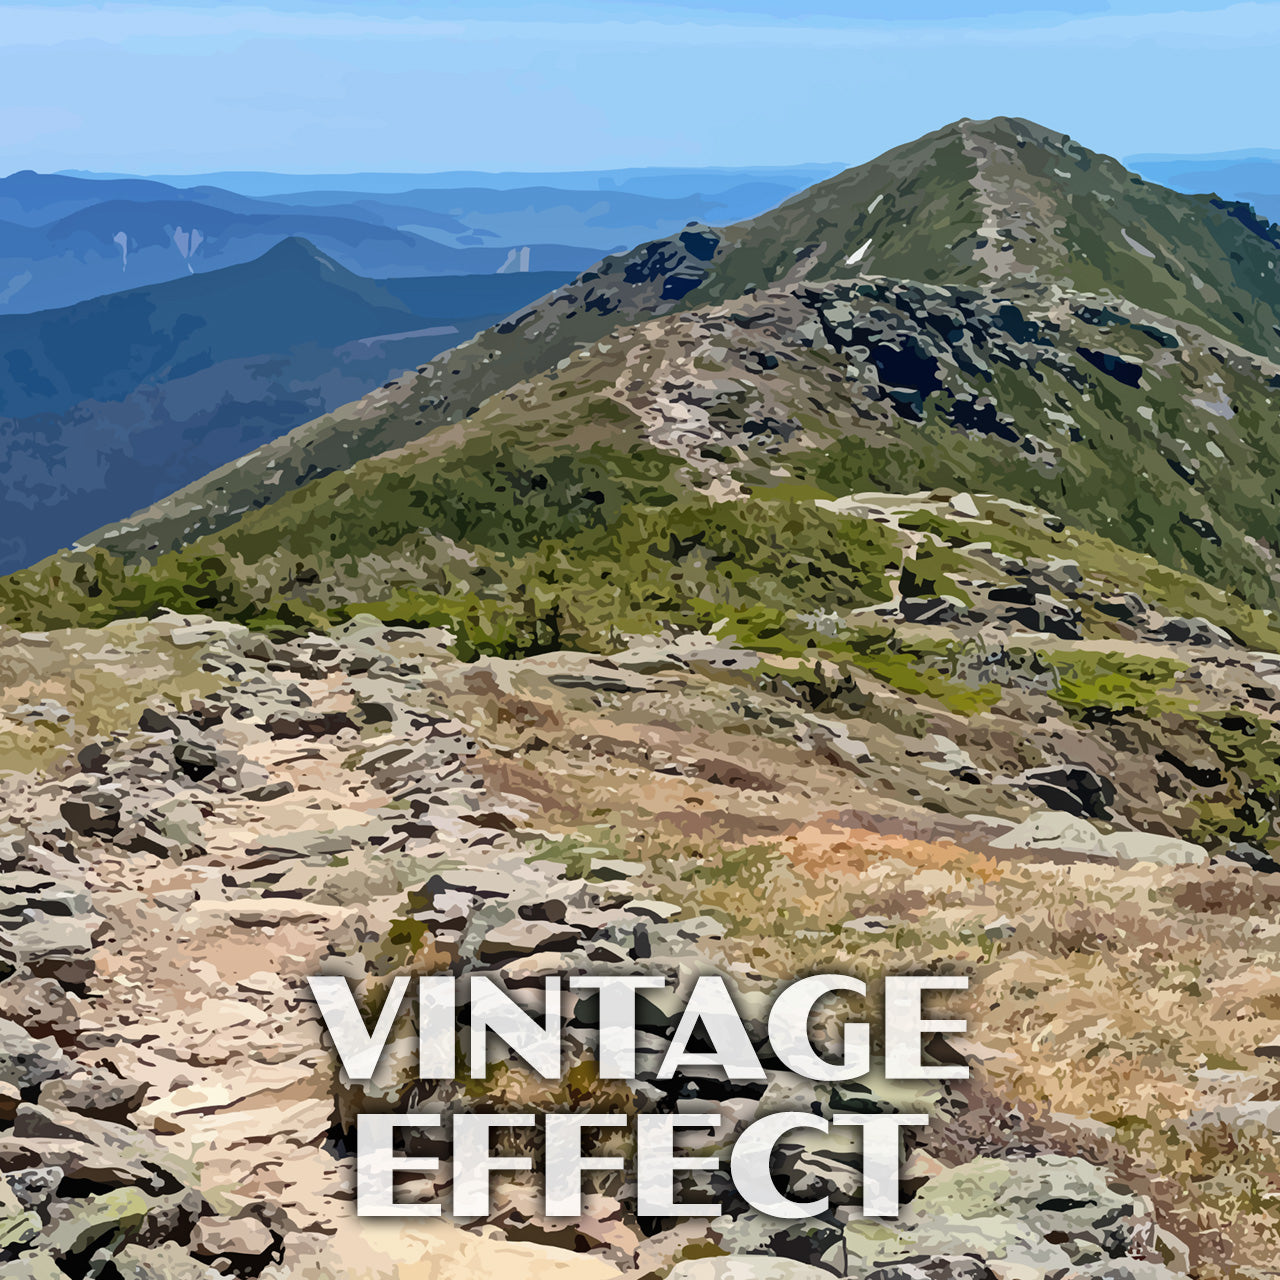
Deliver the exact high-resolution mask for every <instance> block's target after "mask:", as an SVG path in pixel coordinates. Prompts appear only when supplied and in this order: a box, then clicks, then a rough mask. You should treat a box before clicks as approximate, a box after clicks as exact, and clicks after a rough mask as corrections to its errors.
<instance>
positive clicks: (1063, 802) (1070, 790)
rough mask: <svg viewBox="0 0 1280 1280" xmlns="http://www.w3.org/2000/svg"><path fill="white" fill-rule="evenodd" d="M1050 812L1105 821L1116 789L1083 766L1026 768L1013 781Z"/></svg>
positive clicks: (1055, 765) (1067, 765)
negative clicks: (1103, 819) (1054, 810)
mask: <svg viewBox="0 0 1280 1280" xmlns="http://www.w3.org/2000/svg"><path fill="white" fill-rule="evenodd" d="M1014 782H1015V783H1017V784H1019V785H1021V786H1023V787H1025V788H1026V789H1027V790H1028V791H1030V792H1031V793H1032V794H1033V795H1036V796H1039V798H1040V799H1041V800H1043V801H1044V802H1045V804H1047V805H1048V806H1049V807H1050V808H1051V809H1057V810H1058V811H1059V812H1061V813H1071V814H1074V815H1075V816H1076V817H1078V818H1107V817H1109V816H1110V813H1111V806H1112V804H1114V803H1115V798H1116V789H1115V787H1114V785H1113V784H1112V783H1111V782H1110V781H1109V780H1108V779H1106V778H1100V777H1099V776H1098V775H1097V774H1096V773H1094V771H1093V770H1092V769H1090V768H1088V767H1087V766H1086V765H1082V764H1054V765H1046V766H1044V767H1043V768H1040V769H1028V770H1027V771H1026V772H1025V773H1023V774H1021V775H1020V776H1019V777H1017V778H1015V779H1014Z"/></svg>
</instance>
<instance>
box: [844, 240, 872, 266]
mask: <svg viewBox="0 0 1280 1280" xmlns="http://www.w3.org/2000/svg"><path fill="white" fill-rule="evenodd" d="M870 248H871V241H870V240H868V241H867V242H866V243H865V244H864V245H863V246H862V247H861V248H860V249H855V250H854V251H853V252H852V253H851V254H850V255H849V256H848V257H847V258H846V259H845V260H844V265H845V266H846V267H853V266H856V265H857V264H858V263H859V262H861V261H862V259H863V258H865V257H866V256H867V250H868V249H870Z"/></svg>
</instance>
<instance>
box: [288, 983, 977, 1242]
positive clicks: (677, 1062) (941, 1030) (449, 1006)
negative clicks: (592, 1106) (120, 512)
mask: <svg viewBox="0 0 1280 1280" xmlns="http://www.w3.org/2000/svg"><path fill="white" fill-rule="evenodd" d="M411 981H412V979H410V978H408V977H399V978H396V979H394V981H393V982H392V985H391V990H390V992H389V994H388V997H387V1000H386V1003H385V1004H384V1005H383V1007H382V1010H381V1012H380V1013H379V1015H378V1017H377V1020H376V1022H375V1023H374V1026H373V1028H372V1030H370V1028H369V1027H368V1025H367V1024H366V1022H365V1019H364V1016H363V1014H362V1013H361V1010H360V1007H359V1005H358V1003H357V1001H356V998H355V994H354V992H353V991H352V989H351V986H350V984H349V983H348V981H347V979H346V978H343V977H337V976H319V977H313V978H311V979H310V983H311V990H312V994H313V996H314V998H315V1001H316V1005H317V1007H318V1008H319V1010H320V1014H321V1016H322V1017H323V1018H324V1022H325V1026H326V1027H327V1029H328V1031H329V1035H330V1037H331V1039H332V1041H333V1045H334V1048H335V1050H336V1051H337V1054H338V1058H339V1060H340V1062H341V1064H342V1068H343V1070H344V1071H345V1072H346V1074H347V1076H348V1077H349V1078H350V1079H351V1080H352V1081H356V1082H366V1081H369V1080H371V1079H372V1077H373V1075H374V1073H375V1072H376V1071H377V1068H378V1064H379V1061H380V1060H381V1057H382V1054H383V1052H384V1051H385V1049H386V1047H387V1043H388V1041H389V1040H390V1038H391V1033H392V1028H393V1027H394V1025H395V1023H396V1020H397V1018H398V1017H399V1015H400V1013H401V1011H402V1009H403V1008H404V1006H405V1002H406V997H407V996H408V990H409V984H410V982H411ZM417 983H418V990H417V1027H418V1072H417V1074H418V1078H419V1079H421V1080H449V1079H455V1078H457V1077H459V1076H461V1075H463V1074H464V1073H465V1074H466V1075H467V1076H468V1077H469V1078H470V1079H472V1080H481V1079H484V1078H485V1076H486V1075H487V1073H488V1071H489V1068H490V1066H491V1065H492V1064H493V1062H495V1061H497V1060H498V1058H499V1057H507V1056H509V1055H510V1054H515V1055H516V1056H517V1057H519V1058H520V1059H521V1060H523V1062H524V1063H525V1064H526V1065H527V1066H528V1067H529V1068H530V1069H531V1070H532V1071H534V1072H535V1073H536V1074H537V1075H538V1076H540V1077H541V1078H542V1079H544V1080H556V1079H559V1078H560V1077H561V1076H562V1074H563V1071H564V1039H563V1028H562V1011H561V1004H562V1001H561V997H562V994H563V993H562V988H561V982H560V979H559V978H549V979H547V981H546V982H545V983H544V984H543V988H542V991H541V992H540V993H538V995H539V998H537V999H536V1000H534V1001H533V1002H532V1003H533V1005H534V1011H533V1012H531V1011H530V1010H529V1009H527V1008H525V1007H524V1006H523V1005H522V1004H521V1003H518V1002H517V1001H516V1000H515V999H513V997H512V996H511V995H510V994H509V993H508V992H507V991H506V989H505V988H503V987H502V986H500V985H499V984H498V983H496V982H494V981H493V980H492V979H491V978H488V977H486V976H483V975H474V976H472V977H470V978H468V979H463V980H459V979H455V978H453V977H449V976H438V977H425V978H419V979H417ZM967 986H968V979H967V978H963V977H945V976H934V975H928V976H921V977H917V976H892V977H886V978H885V979H884V1010H883V1014H884V1017H883V1025H884V1048H885V1052H884V1076H885V1078H886V1079H888V1080H945V1079H963V1078H965V1077H967V1076H968V1068H967V1067H965V1066H959V1065H946V1064H934V1063H925V1062H924V1061H923V1060H922V1046H923V1044H924V1042H925V1040H926V1039H929V1038H931V1037H933V1036H935V1035H940V1034H947V1033H954V1032H963V1031H964V1030H965V1026H966V1024H965V1023H964V1022H963V1021H959V1020H955V1019H930V1018H926V1017H925V1016H924V1012H923V1000H924V996H925V993H926V992H928V991H936V990H964V989H966V988H967ZM668 987H669V984H668V983H667V981H666V979H664V978H662V977H659V976H654V975H637V976H618V975H614V974H610V975H607V976H595V975H579V976H575V977H571V978H570V979H569V988H570V990H572V991H578V992H586V993H589V995H590V996H592V997H594V1003H595V1005H596V1009H597V1011H598V1013H597V1017H596V1027H597V1030H598V1034H597V1036H596V1040H597V1045H596V1064H597V1068H598V1073H599V1076H600V1078H601V1079H602V1080H622V1081H634V1080H635V1079H636V1078H637V1067H636V1060H637V1036H638V1034H639V1032H640V1027H639V1026H638V1022H639V1021H640V1019H639V1017H638V1006H639V1004H640V1002H641V1001H648V1000H651V999H654V998H656V997H646V996H644V995H643V994H642V993H644V992H646V991H648V992H654V991H658V990H663V991H664V992H665V993H666V995H667V996H670V995H671V994H673V993H671V992H670V991H669V989H668ZM460 988H464V989H463V990H462V991H461V993H460ZM865 994H866V987H865V985H864V984H863V983H862V982H861V981H859V980H858V979H856V978H852V977H849V976H848V975H845V974H814V975H812V976H810V977H807V978H801V979H799V980H798V981H796V982H792V983H790V984H787V985H785V986H782V987H781V988H779V990H778V992H777V993H776V995H775V996H774V998H773V999H772V1001H771V1002H770V1004H769V1007H768V1012H767V1016H766V1017H765V1019H764V1025H765V1028H766V1032H767V1037H768V1048H769V1054H768V1055H767V1060H768V1061H770V1062H778V1063H781V1064H782V1066H783V1067H784V1068H785V1069H786V1070H787V1071H789V1072H793V1073H795V1074H796V1075H798V1076H801V1077H803V1078H804V1079H806V1080H812V1081H822V1082H830V1083H837V1082H842V1081H852V1080H857V1079H859V1078H860V1077H862V1076H865V1075H867V1074H868V1073H869V1072H870V1071H871V1035H870V1026H869V1024H868V1023H866V1022H861V1021H846V1022H844V1023H842V1024H841V1026H840V1029H839V1050H838V1052H837V1053H834V1054H833V1055H831V1056H824V1054H822V1053H819V1052H818V1050H817V1049H816V1048H815V1046H814V1043H813V1039H812V1038H811V1035H810V1030H809V1028H810V1024H811V1021H812V1019H813V1017H814V1014H815V1011H816V1010H817V1008H818V1005H819V1004H820V1003H821V1002H822V1001H824V1000H826V999H827V998H828V997H831V996H835V995H852V996H865ZM460 997H461V998H460ZM537 1006H541V1010H540V1016H539V1012H538V1009H537ZM664 1007H665V1006H664ZM671 1016H672V1017H673V1018H674V1019H675V1025H674V1030H673V1032H672V1035H671V1039H670V1042H669V1043H668V1044H667V1046H666V1048H665V1051H664V1052H663V1054H662V1056H661V1059H660V1060H659V1062H658V1065H657V1069H656V1071H655V1072H653V1078H654V1079H655V1080H672V1079H675V1078H677V1077H679V1076H680V1075H681V1073H682V1072H686V1071H688V1070H690V1069H692V1068H696V1069H697V1070H698V1071H699V1073H705V1072H706V1070H707V1069H708V1068H711V1069H714V1070H717V1071H720V1072H723V1075H724V1078H725V1079H726V1080H729V1081H733V1082H735V1083H737V1082H741V1083H744V1084H752V1083H764V1082H767V1081H768V1078H769V1073H768V1071H767V1070H766V1068H765V1066H764V1064H763V1063H762V1061H761V1054H760V1053H758V1052H757V1051H756V1047H755V1045H754V1044H753V1042H752V1039H751V1035H750V1033H749V1031H748V1029H747V1026H746V1024H745V1022H744V1020H743V1018H742V1016H741V1015H740V1013H739V1012H738V1009H737V1006H736V1005H735V1003H734V999H733V995H732V993H731V991H730V988H729V987H728V985H727V984H726V982H725V980H724V979H723V978H721V977H719V976H717V975H705V976H703V977H700V978H698V979H697V980H696V981H695V982H694V983H693V984H692V987H691V989H690V991H689V993H688V996H687V998H686V999H685V1000H684V1001H683V1003H682V1005H680V1006H679V1007H678V1010H677V1012H673V1013H672V1014H671ZM464 1043H465V1049H466V1052H465V1055H463V1054H462V1052H461V1050H462V1048H463V1044H464ZM499 1046H502V1048H501V1049H499ZM495 1050H498V1052H496V1053H495ZM460 1058H465V1061H461V1062H460ZM929 1122H930V1116H929V1115H928V1114H926V1113H923V1112H920V1113H911V1114H880V1113H863V1112H856V1113H854V1112H850V1113H844V1112H837V1113H835V1114H832V1115H831V1116H829V1117H827V1116H821V1115H815V1114H813V1113H812V1112H810V1111H807V1110H806V1111H779V1112H775V1113H773V1114H770V1115H764V1116H760V1117H759V1118H757V1119H755V1120H753V1121H752V1122H751V1123H750V1124H749V1125H747V1126H746V1128H745V1129H744V1130H743V1132H742V1133H741V1134H740V1135H739V1136H738V1138H737V1140H736V1141H735V1142H734V1143H733V1146H732V1148H731V1150H730V1152H729V1176H730V1180H731V1182H732V1184H733V1187H734V1189H735V1191H736V1192H737V1194H738V1195H740V1196H741V1197H742V1198H743V1199H744V1200H745V1201H746V1202H747V1203H748V1204H750V1205H751V1206H752V1207H753V1208H755V1209H757V1210H759V1211H760V1212H761V1213H766V1214H769V1215H770V1216H772V1217H778V1218H807V1217H814V1216H817V1215H820V1214H822V1213H824V1212H825V1211H826V1209H827V1207H828V1203H829V1202H828V1199H827V1198H826V1197H823V1198H822V1199H819V1200H808V1201H795V1200H791V1199H789V1198H788V1197H786V1196H784V1195H782V1194H781V1193H780V1192H779V1190H778V1188H777V1186H776V1185H775V1183H774V1181H773V1178H772V1177H771V1176H770V1172H769V1169H770V1160H771V1158H772V1156H773V1152H774V1149H775V1147H776V1146H777V1144H778V1143H779V1142H780V1141H781V1140H782V1138H783V1137H784V1136H785V1135H787V1134H789V1133H793V1132H795V1131H797V1130H817V1131H818V1132H821V1133H829V1132H830V1131H831V1129H832V1127H833V1126H834V1127H837V1128H839V1127H851V1128H856V1129H859V1130H861V1137H862V1158H861V1164H862V1212H863V1215H864V1216H867V1217H884V1218H892V1217H896V1216H897V1214H898V1205H899V1195H898V1175H899V1169H900V1139H901V1133H900V1131H901V1129H902V1128H904V1127H918V1126H922V1125H927V1124H928V1123H929ZM723 1123H724V1122H723V1117H721V1116H720V1115H718V1114H717V1113H711V1112H704V1113H687V1112H681V1113H678V1114H661V1113H659V1114H641V1115H637V1116H634V1117H633V1116H631V1115H625V1114H613V1113H607V1112H592V1113H578V1112H575V1113H559V1112H548V1113H545V1114H542V1115H537V1114H533V1113H516V1114H511V1113H504V1114H491V1113H485V1114H473V1113H465V1112H463V1113H458V1114H455V1115H453V1116H452V1117H451V1140H452V1150H453V1159H452V1170H453V1177H452V1202H451V1206H450V1210H451V1213H452V1214H453V1215H454V1216H457V1217H464V1218H475V1217H481V1216H484V1215H485V1214H486V1213H488V1212H489V1203H490V1176H491V1174H493V1173H495V1172H512V1173H518V1172H529V1171H532V1170H533V1167H534V1166H533V1158H532V1157H531V1156H516V1155H495V1154H494V1153H493V1150H492V1146H493V1138H494V1133H495V1130H504V1129H505V1130H515V1129H530V1128H540V1129H541V1137H542V1139H543V1141H542V1143H541V1149H542V1151H543V1153H544V1154H543V1159H542V1168H541V1170H540V1173H541V1177H542V1187H543V1190H544V1195H545V1205H546V1214H547V1216H549V1217H567V1218H573V1217H577V1216H578V1215H579V1214H580V1213H581V1212H582V1196H583V1190H582V1178H583V1174H584V1173H587V1172H613V1171H624V1168H625V1166H624V1161H623V1158H622V1157H620V1156H606V1155H586V1154H584V1152H583V1145H584V1139H585V1136H586V1132H587V1131H588V1130H617V1129H624V1128H625V1129H628V1130H629V1133H630V1136H631V1138H632V1139H633V1140H634V1150H635V1168H634V1181H635V1187H636V1212H637V1213H638V1214H639V1215H641V1216H647V1217H657V1218H679V1217H707V1216H711V1217H714V1216H717V1215H718V1214H719V1213H720V1212H721V1207H720V1205H719V1204H716V1203H710V1202H706V1201H686V1200H682V1199H680V1198H678V1197H679V1192H678V1191H677V1188H676V1180H677V1178H678V1177H679V1176H680V1175H681V1174H685V1173H691V1172H699V1171H712V1170H715V1169H717V1168H719V1167H720V1161H719V1158H718V1157H716V1156H707V1155H697V1156H692V1155H678V1154H676V1150H677V1148H678V1147H679V1146H681V1145H682V1144H681V1140H680V1136H679V1135H678V1133H677V1131H678V1130H682V1129H695V1128H696V1129H709V1130H711V1131H712V1132H713V1133H714V1132H717V1131H718V1130H719V1129H720V1128H721V1127H722V1125H723ZM442 1127H443V1118H442V1117H441V1116H439V1115H434V1114H411V1115H399V1114H396V1115H384V1114H365V1115H361V1116H360V1117H358V1120H357V1130H356V1136H357V1144H358V1154H357V1176H356V1192H357V1212H358V1213H360V1214H363V1215H367V1216H375V1217H388V1216H401V1217H435V1216H438V1215H440V1214H441V1213H442V1212H443V1209H442V1206H441V1205H439V1204H433V1203H400V1202H397V1201H396V1199H395V1195H394V1182H395V1176H396V1174H398V1173H406V1172H431V1171H434V1170H436V1169H437V1168H438V1158H437V1157H434V1156H432V1157H428V1156H409V1155H403V1154H400V1153H399V1152H398V1151H397V1149H396V1147H397V1138H398V1135H399V1133H400V1131H401V1130H406V1129H415V1128H416V1129H440V1128H442ZM684 1145H687V1144H684Z"/></svg>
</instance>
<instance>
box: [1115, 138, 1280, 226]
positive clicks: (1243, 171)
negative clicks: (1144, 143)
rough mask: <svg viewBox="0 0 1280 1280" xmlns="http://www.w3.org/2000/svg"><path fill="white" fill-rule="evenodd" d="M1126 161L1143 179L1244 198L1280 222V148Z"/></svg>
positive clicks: (1161, 156)
mask: <svg viewBox="0 0 1280 1280" xmlns="http://www.w3.org/2000/svg"><path fill="white" fill-rule="evenodd" d="M1125 163H1126V164H1127V165H1128V166H1129V167H1130V168H1131V169H1133V170H1135V171H1136V172H1138V173H1140V174H1141V175H1142V176H1143V177H1144V178H1149V179H1150V180H1151V181H1152V182H1158V183H1160V185H1161V186H1164V187H1172V188H1173V190H1175V191H1185V192H1188V193H1190V194H1198V193H1204V192H1213V193H1214V194H1215V195H1219V196H1223V197H1225V198H1226V199H1228V200H1243V201H1244V202H1245V203H1246V204H1251V205H1252V206H1253V207H1254V208H1255V209H1256V210H1257V211H1258V212H1259V213H1260V214H1262V215H1263V217H1265V218H1269V219H1270V220H1271V221H1272V222H1280V151H1268V150H1257V151H1224V152H1221V153H1219V154H1216V155H1214V154H1209V155H1192V156H1175V155H1146V156H1129V157H1128V158H1127V159H1126V160H1125Z"/></svg>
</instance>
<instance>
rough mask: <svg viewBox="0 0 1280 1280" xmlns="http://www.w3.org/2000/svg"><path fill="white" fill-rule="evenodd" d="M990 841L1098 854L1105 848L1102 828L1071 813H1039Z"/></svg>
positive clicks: (1001, 846)
mask: <svg viewBox="0 0 1280 1280" xmlns="http://www.w3.org/2000/svg"><path fill="white" fill-rule="evenodd" d="M989 843H990V847H991V848H992V849H1042V850H1046V851H1053V852H1055V853H1077V854H1086V855H1090V856H1097V855H1098V854H1100V853H1101V852H1102V832H1100V831H1099V830H1098V829H1097V827H1095V826H1094V825H1093V824H1092V823H1090V822H1086V821H1085V820H1084V819H1083V818H1077V817H1073V816H1072V815H1070V814H1066V813H1036V814H1033V815H1032V816H1031V817H1030V818H1028V819H1027V820H1026V821H1025V822H1020V823H1018V825H1017V826H1016V827H1013V828H1012V829H1010V830H1009V831H1006V832H1004V834H1003V835H998V836H996V837H995V839H993V840H991V841H990V842H989Z"/></svg>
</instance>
